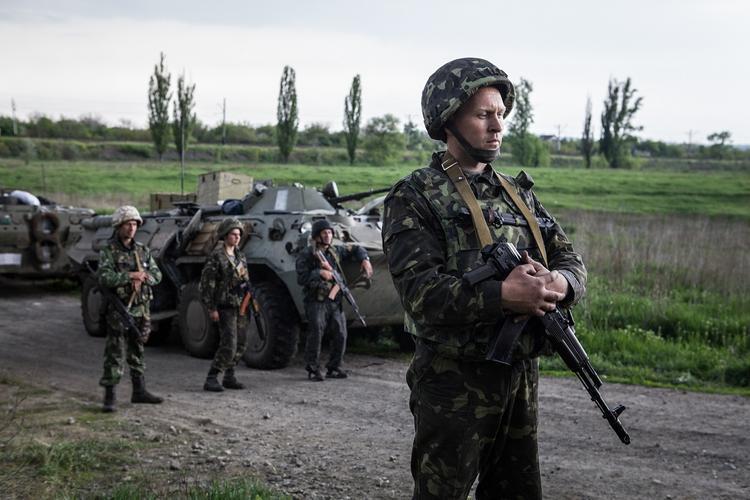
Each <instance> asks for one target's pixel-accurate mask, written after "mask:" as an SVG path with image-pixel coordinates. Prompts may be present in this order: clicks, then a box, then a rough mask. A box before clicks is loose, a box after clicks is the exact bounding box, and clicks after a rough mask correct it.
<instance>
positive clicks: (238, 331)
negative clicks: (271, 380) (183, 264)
mask: <svg viewBox="0 0 750 500" xmlns="http://www.w3.org/2000/svg"><path fill="white" fill-rule="evenodd" d="M243 232H244V226H243V225H242V223H241V222H240V221H239V220H237V219H236V218H234V217H232V218H229V219H224V220H223V221H222V222H221V224H220V225H219V230H218V236H219V239H220V240H222V243H221V244H220V245H217V247H216V248H215V249H214V251H213V252H212V253H211V255H210V256H209V257H208V260H207V261H206V265H205V267H204V268H203V272H202V274H201V282H200V290H201V297H202V301H203V304H204V305H205V306H206V308H207V309H208V314H209V316H210V318H211V321H214V322H216V323H217V324H218V326H219V348H218V349H217V350H216V354H215V355H214V360H213V362H212V363H211V368H210V369H209V370H208V376H207V377H206V382H205V384H203V389H204V390H206V391H212V392H221V391H223V390H224V389H225V388H226V389H244V388H245V386H244V385H243V384H242V383H240V382H239V381H238V380H237V378H236V377H235V374H234V367H235V366H237V363H238V362H239V360H240V359H242V355H243V354H245V348H246V347H247V328H248V310H249V308H248V307H247V302H248V301H249V300H252V299H251V297H250V275H249V273H248V270H247V261H246V259H245V254H244V253H242V251H240V249H239V246H238V245H239V243H240V240H241V239H242V234H243ZM245 296H247V297H248V300H246V301H245V303H246V305H245V309H246V310H244V311H243V310H241V306H242V304H243V299H245ZM222 372H224V378H223V379H222V381H221V384H219V379H218V376H219V374H220V373H222Z"/></svg>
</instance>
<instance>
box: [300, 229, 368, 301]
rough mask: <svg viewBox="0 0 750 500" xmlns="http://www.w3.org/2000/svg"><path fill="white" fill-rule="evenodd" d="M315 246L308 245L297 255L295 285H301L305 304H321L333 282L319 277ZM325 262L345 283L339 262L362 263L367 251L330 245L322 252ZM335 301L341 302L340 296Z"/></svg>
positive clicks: (355, 247) (346, 246)
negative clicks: (352, 261)
mask: <svg viewBox="0 0 750 500" xmlns="http://www.w3.org/2000/svg"><path fill="white" fill-rule="evenodd" d="M314 252H315V244H314V243H313V244H311V245H308V246H307V248H305V249H304V250H302V251H301V252H300V253H299V254H298V255H297V263H296V267H297V284H299V285H301V286H302V288H303V290H304V292H305V302H312V301H318V302H322V301H324V300H325V299H326V297H327V296H328V293H329V292H330V291H331V288H333V285H334V283H333V281H326V280H324V279H323V278H321V277H320V260H319V259H318V258H317V257H316V256H315V253H314ZM324 255H325V257H326V260H327V261H328V263H329V264H330V265H331V267H332V268H333V269H336V270H337V271H338V272H339V274H340V275H341V277H342V278H343V279H344V282H346V277H345V276H344V272H343V271H342V269H341V262H342V261H345V260H354V261H357V262H362V261H363V260H365V259H367V258H368V256H367V250H365V249H364V248H362V247H361V246H359V245H331V247H330V248H329V249H328V250H327V251H325V252H324ZM336 301H341V294H340V293H339V294H338V295H337V296H336Z"/></svg>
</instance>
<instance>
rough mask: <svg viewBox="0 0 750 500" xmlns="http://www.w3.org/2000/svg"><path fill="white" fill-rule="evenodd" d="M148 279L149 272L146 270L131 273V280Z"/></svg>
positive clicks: (140, 281)
mask: <svg viewBox="0 0 750 500" xmlns="http://www.w3.org/2000/svg"><path fill="white" fill-rule="evenodd" d="M147 279H148V273H147V272H146V271H133V272H132V273H130V281H134V282H135V281H138V282H139V283H145V282H146V280H147Z"/></svg>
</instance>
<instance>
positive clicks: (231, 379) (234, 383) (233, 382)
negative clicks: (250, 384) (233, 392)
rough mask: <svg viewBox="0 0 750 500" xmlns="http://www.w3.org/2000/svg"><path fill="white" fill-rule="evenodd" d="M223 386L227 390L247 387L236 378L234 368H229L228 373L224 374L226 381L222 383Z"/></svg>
mask: <svg viewBox="0 0 750 500" xmlns="http://www.w3.org/2000/svg"><path fill="white" fill-rule="evenodd" d="M221 385H223V386H224V387H225V388H227V389H244V388H245V385H244V384H242V383H240V381H239V380H237V378H236V377H235V376H234V368H228V369H227V371H225V372H224V379H223V380H222V381H221Z"/></svg>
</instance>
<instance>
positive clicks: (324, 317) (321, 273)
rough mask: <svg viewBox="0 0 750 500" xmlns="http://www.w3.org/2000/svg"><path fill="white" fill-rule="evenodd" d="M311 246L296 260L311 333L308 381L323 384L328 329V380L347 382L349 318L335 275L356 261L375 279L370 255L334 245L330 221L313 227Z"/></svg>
mask: <svg viewBox="0 0 750 500" xmlns="http://www.w3.org/2000/svg"><path fill="white" fill-rule="evenodd" d="M311 237H312V242H311V244H310V245H309V246H308V247H307V248H305V249H304V250H302V251H301V252H300V253H299V255H298V256H297V263H296V267H297V283H298V284H300V285H302V287H303V290H304V293H305V312H306V314H307V321H308V329H307V340H306V342H305V369H306V370H307V376H308V380H313V381H316V382H320V381H322V380H323V375H322V374H321V372H320V364H319V359H320V344H321V342H322V340H323V334H324V333H325V331H326V328H327V327H328V328H330V331H331V334H332V335H333V339H332V342H331V352H330V355H329V358H328V363H327V364H326V368H327V372H326V378H346V377H347V374H346V372H345V371H343V370H341V362H342V361H343V358H344V350H345V348H346V335H347V332H346V318H345V316H344V311H343V303H342V295H343V294H342V293H341V290H340V289H339V287H338V286H337V285H336V283H335V281H334V276H333V273H334V272H337V273H338V274H339V275H340V276H342V277H343V276H344V274H343V270H342V269H341V261H343V260H356V261H358V262H360V263H361V267H362V274H363V275H364V276H365V277H366V278H371V277H372V264H370V259H369V257H368V256H367V251H366V250H365V249H364V248H362V247H360V246H358V245H347V246H344V245H332V242H333V227H332V226H331V224H330V223H329V222H328V221H327V220H318V221H315V223H314V224H313V226H312V232H311Z"/></svg>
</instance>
